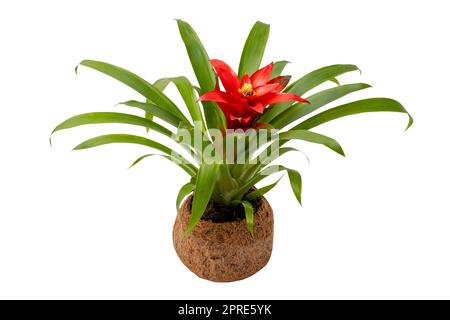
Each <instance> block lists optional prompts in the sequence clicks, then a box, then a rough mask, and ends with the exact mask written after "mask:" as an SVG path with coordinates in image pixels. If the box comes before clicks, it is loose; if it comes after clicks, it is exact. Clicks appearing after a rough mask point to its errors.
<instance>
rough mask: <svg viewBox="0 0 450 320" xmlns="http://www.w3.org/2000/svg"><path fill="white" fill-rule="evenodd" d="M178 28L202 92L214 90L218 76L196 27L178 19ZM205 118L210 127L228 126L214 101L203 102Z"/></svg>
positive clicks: (220, 127) (221, 128)
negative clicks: (195, 29)
mask: <svg viewBox="0 0 450 320" xmlns="http://www.w3.org/2000/svg"><path fill="white" fill-rule="evenodd" d="M177 24H178V29H179V31H180V35H181V38H182V39H183V42H184V45H185V46H186V51H187V53H188V56H189V60H190V61H191V64H192V68H193V69H194V73H195V76H196V77H197V80H198V83H199V85H200V89H201V94H203V93H206V92H208V91H212V90H214V87H215V85H216V76H215V73H214V71H213V69H212V66H211V64H210V63H209V57H208V54H207V53H206V50H205V48H204V47H203V44H202V42H201V41H200V39H199V37H198V35H197V33H196V32H195V31H194V29H193V28H192V27H191V26H190V25H189V24H188V23H187V22H184V21H182V20H177ZM202 105H203V106H204V112H205V118H206V119H205V120H206V124H207V125H208V128H217V129H220V130H224V129H225V128H226V122H225V116H224V114H223V112H222V110H220V108H219V107H218V106H217V104H216V103H214V102H208V101H204V102H202Z"/></svg>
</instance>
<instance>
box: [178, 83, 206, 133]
mask: <svg viewBox="0 0 450 320" xmlns="http://www.w3.org/2000/svg"><path fill="white" fill-rule="evenodd" d="M170 80H171V81H172V82H173V83H174V84H175V86H176V87H177V88H178V91H179V92H180V95H181V97H182V98H183V100H184V103H185V104H186V107H187V108H188V111H189V114H190V115H191V118H192V121H194V124H198V125H200V129H201V131H202V132H203V131H204V123H203V116H202V112H201V110H200V105H199V104H198V102H197V97H196V95H195V90H194V87H193V86H192V84H191V83H190V82H189V80H188V79H187V78H186V77H175V78H170Z"/></svg>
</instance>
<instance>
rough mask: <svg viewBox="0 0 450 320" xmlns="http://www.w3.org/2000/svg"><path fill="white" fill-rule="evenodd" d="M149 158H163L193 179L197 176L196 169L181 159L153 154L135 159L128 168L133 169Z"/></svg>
mask: <svg viewBox="0 0 450 320" xmlns="http://www.w3.org/2000/svg"><path fill="white" fill-rule="evenodd" d="M151 156H160V157H163V158H165V159H167V160H169V161H171V162H173V163H175V164H176V165H177V166H179V167H180V168H181V169H183V170H184V171H185V172H186V173H187V174H188V175H190V176H191V177H193V176H195V175H196V174H197V168H196V167H195V166H194V165H192V164H190V163H184V162H183V161H182V160H181V159H178V158H177V157H174V156H172V155H164V154H155V153H150V154H145V155H143V156H141V157H139V158H137V159H136V161H134V162H133V163H132V164H131V166H130V168H132V167H134V166H135V165H137V164H138V163H139V162H141V161H142V160H144V159H145V158H148V157H151Z"/></svg>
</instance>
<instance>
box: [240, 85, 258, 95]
mask: <svg viewBox="0 0 450 320" xmlns="http://www.w3.org/2000/svg"><path fill="white" fill-rule="evenodd" d="M238 91H239V93H240V94H242V95H243V96H244V97H245V98H247V97H250V96H252V95H254V94H255V91H253V86H252V85H251V84H250V83H244V84H243V85H242V87H241V88H240V89H239V90H238Z"/></svg>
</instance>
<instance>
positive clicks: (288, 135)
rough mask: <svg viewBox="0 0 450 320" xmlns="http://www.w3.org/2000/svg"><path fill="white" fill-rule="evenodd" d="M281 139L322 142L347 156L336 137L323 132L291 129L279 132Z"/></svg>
mask: <svg viewBox="0 0 450 320" xmlns="http://www.w3.org/2000/svg"><path fill="white" fill-rule="evenodd" d="M279 139H280V140H281V141H283V140H292V139H296V140H304V141H308V142H312V143H318V144H322V145H324V146H326V147H328V148H330V149H331V150H333V151H334V152H337V153H339V154H340V155H342V156H345V154H344V150H342V147H341V145H340V144H339V143H338V142H337V141H336V140H334V139H332V138H330V137H327V136H325V135H323V134H319V133H315V132H312V131H308V130H289V131H286V132H282V133H280V134H279Z"/></svg>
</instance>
